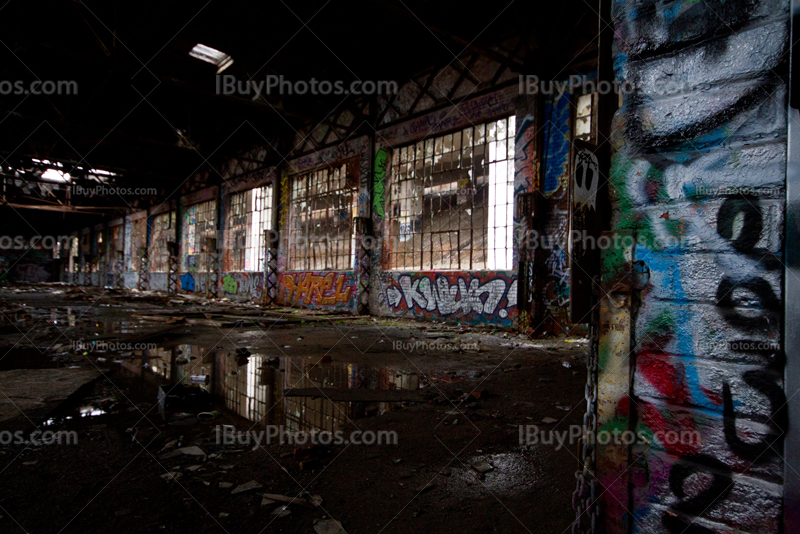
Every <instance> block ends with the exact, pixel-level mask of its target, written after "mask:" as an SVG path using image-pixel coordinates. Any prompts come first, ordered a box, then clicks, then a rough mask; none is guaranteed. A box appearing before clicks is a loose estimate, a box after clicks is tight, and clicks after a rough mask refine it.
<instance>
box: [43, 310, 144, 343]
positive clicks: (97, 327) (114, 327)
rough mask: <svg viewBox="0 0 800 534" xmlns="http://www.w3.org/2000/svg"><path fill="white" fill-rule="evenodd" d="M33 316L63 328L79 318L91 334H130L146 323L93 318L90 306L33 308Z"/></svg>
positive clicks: (71, 324) (123, 318) (73, 325)
mask: <svg viewBox="0 0 800 534" xmlns="http://www.w3.org/2000/svg"><path fill="white" fill-rule="evenodd" d="M30 313H31V317H33V318H35V319H46V320H47V322H48V324H52V325H54V326H56V327H58V328H59V329H61V330H64V329H68V328H74V327H75V326H76V325H77V322H78V320H82V322H81V330H82V331H83V330H87V331H88V334H89V336H90V337H91V336H101V335H103V336H108V335H114V334H130V333H133V332H135V331H136V329H137V328H139V327H140V326H141V324H142V323H144V321H143V320H136V319H130V318H126V317H119V318H96V317H94V318H92V319H91V320H87V319H90V317H93V315H92V311H91V310H90V307H89V306H76V307H56V308H50V309H31V312H30Z"/></svg>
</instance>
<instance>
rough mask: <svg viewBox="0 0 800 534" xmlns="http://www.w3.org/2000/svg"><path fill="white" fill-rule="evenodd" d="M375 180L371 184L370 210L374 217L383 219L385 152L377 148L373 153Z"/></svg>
mask: <svg viewBox="0 0 800 534" xmlns="http://www.w3.org/2000/svg"><path fill="white" fill-rule="evenodd" d="M373 172H374V173H375V179H374V182H373V184H372V209H373V210H374V213H375V215H377V216H378V217H379V218H381V219H383V218H384V217H385V216H386V214H385V213H384V208H383V206H384V203H385V202H386V187H385V185H384V180H385V179H386V150H385V149H383V148H379V149H378V151H377V152H376V153H375V170H374V171H373Z"/></svg>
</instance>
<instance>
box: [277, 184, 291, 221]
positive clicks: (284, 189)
mask: <svg viewBox="0 0 800 534" xmlns="http://www.w3.org/2000/svg"><path fill="white" fill-rule="evenodd" d="M280 195H281V197H280V198H281V203H280V206H279V213H280V216H279V219H278V220H279V221H280V227H281V229H283V228H286V218H287V217H288V215H289V176H288V175H286V174H284V175H283V176H281V192H280Z"/></svg>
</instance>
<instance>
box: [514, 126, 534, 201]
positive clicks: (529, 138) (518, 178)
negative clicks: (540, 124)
mask: <svg viewBox="0 0 800 534" xmlns="http://www.w3.org/2000/svg"><path fill="white" fill-rule="evenodd" d="M535 141H536V120H535V119H534V117H533V115H525V116H524V117H523V118H522V120H520V121H519V123H518V124H517V132H516V135H515V140H514V194H520V193H531V192H533V190H534V184H536V182H537V180H536V179H537V177H538V176H539V169H538V164H537V160H536V143H535Z"/></svg>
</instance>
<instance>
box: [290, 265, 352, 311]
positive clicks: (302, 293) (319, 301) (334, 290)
mask: <svg viewBox="0 0 800 534" xmlns="http://www.w3.org/2000/svg"><path fill="white" fill-rule="evenodd" d="M354 287H355V275H354V274H353V273H352V272H328V273H318V272H300V273H285V274H283V275H282V276H281V277H280V280H279V282H278V295H279V301H280V302H281V303H282V304H283V305H284V306H297V305H304V306H307V307H314V306H323V307H337V308H349V307H350V306H351V304H352V302H351V299H352V298H353V297H354V292H353V288H354Z"/></svg>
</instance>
